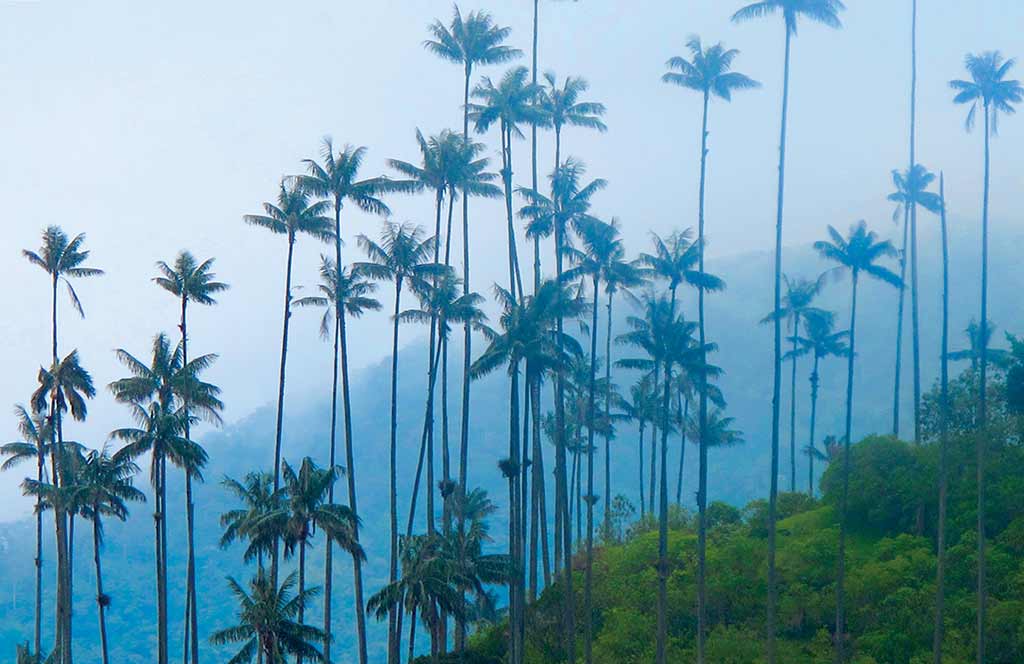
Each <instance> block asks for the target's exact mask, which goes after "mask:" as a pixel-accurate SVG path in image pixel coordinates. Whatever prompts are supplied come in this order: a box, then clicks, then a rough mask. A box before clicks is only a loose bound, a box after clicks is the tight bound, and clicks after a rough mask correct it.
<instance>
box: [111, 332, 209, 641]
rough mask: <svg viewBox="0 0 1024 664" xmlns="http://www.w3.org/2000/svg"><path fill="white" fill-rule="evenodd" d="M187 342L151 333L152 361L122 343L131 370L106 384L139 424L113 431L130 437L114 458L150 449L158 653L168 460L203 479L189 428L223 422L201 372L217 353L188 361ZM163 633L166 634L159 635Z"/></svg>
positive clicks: (201, 458) (164, 618)
mask: <svg viewBox="0 0 1024 664" xmlns="http://www.w3.org/2000/svg"><path fill="white" fill-rule="evenodd" d="M183 346H184V344H182V343H178V344H171V341H170V339H169V338H168V337H167V335H165V334H158V335H157V336H156V337H155V338H154V339H153V347H152V356H151V359H150V362H149V364H146V363H145V362H142V361H140V360H139V359H138V358H136V357H135V356H133V355H132V354H131V353H129V352H127V351H126V350H124V349H118V350H117V351H116V355H117V358H118V360H119V361H120V362H121V363H122V364H123V365H124V366H125V367H126V368H127V369H128V370H129V372H130V373H131V375H130V376H128V377H126V378H122V379H120V380H116V381H114V382H112V383H110V385H109V386H108V387H109V389H110V391H111V392H112V393H113V395H114V398H115V399H116V400H117V401H118V402H120V403H123V404H126V405H128V406H129V407H130V408H131V411H132V417H133V419H134V420H135V422H136V424H137V427H136V428H123V429H118V430H116V431H114V432H112V433H111V436H112V437H115V438H118V439H119V440H122V441H124V442H125V443H126V446H125V447H124V448H122V449H121V450H118V452H117V453H115V455H114V456H115V458H117V459H118V460H120V459H122V458H128V459H135V458H137V457H138V456H139V455H141V454H145V453H151V464H150V481H151V483H152V486H153V490H154V497H155V501H154V502H155V510H154V527H155V529H156V532H155V540H154V545H155V547H156V583H157V632H158V641H157V648H158V653H157V658H158V660H159V659H160V658H161V657H163V658H166V653H167V623H168V615H167V592H168V591H167V560H168V558H167V461H168V460H169V461H170V462H171V463H172V464H173V465H175V466H178V467H179V468H181V469H182V470H183V471H184V472H185V475H186V476H189V475H191V476H193V478H194V479H200V480H201V479H202V473H201V469H202V467H203V466H204V465H205V463H206V452H205V451H204V450H203V448H202V447H201V446H200V445H198V444H197V443H195V442H194V441H192V440H191V439H190V438H189V437H188V436H187V435H186V433H187V430H188V427H189V425H190V424H191V421H192V419H193V418H198V417H202V418H205V419H207V420H209V421H212V422H215V423H219V422H220V414H219V413H220V411H222V410H223V408H224V405H223V403H221V401H220V398H219V396H218V395H219V394H220V389H219V388H218V387H216V386H215V385H212V384H210V383H207V382H204V381H203V380H201V378H200V374H201V373H202V372H203V371H204V370H205V369H207V368H208V367H210V366H211V365H212V364H213V362H214V361H215V360H216V357H217V356H216V355H211V354H207V355H200V356H199V357H196V358H194V359H192V360H190V361H189V362H188V364H185V363H184V354H183ZM159 635H162V636H163V638H162V639H161V638H159Z"/></svg>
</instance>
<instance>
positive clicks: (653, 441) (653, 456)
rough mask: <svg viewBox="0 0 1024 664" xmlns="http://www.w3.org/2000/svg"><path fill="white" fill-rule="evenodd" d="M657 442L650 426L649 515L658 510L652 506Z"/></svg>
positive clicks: (655, 430)
mask: <svg viewBox="0 0 1024 664" xmlns="http://www.w3.org/2000/svg"><path fill="white" fill-rule="evenodd" d="M654 382H655V385H657V383H658V381H657V380H655V381H654ZM654 394H655V398H657V394H658V393H657V391H655V392H654ZM658 440H659V438H658V432H657V428H655V427H654V426H653V425H652V427H651V469H650V471H651V472H650V475H651V476H650V484H649V487H648V491H647V495H648V497H649V500H650V502H651V506H650V512H651V514H657V513H658V508H657V507H655V506H654V499H655V498H654V496H655V489H656V488H657V483H656V482H655V477H656V475H657V472H658Z"/></svg>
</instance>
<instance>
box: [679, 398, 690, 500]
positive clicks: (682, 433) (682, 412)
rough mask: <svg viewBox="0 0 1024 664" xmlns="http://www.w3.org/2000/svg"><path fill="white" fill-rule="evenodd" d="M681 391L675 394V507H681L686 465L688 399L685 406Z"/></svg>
mask: <svg viewBox="0 0 1024 664" xmlns="http://www.w3.org/2000/svg"><path fill="white" fill-rule="evenodd" d="M683 402H684V399H683V395H682V391H680V392H678V393H677V394H676V419H678V420H679V474H678V476H677V477H676V505H678V506H680V507H682V505H683V466H684V465H685V464H686V420H687V418H688V416H689V413H690V397H686V399H685V405H684V404H683Z"/></svg>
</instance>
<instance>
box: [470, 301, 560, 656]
mask: <svg viewBox="0 0 1024 664" xmlns="http://www.w3.org/2000/svg"><path fill="white" fill-rule="evenodd" d="M563 290H564V288H563V287H562V285H560V284H559V283H558V282H544V283H542V284H541V288H540V289H539V290H538V291H537V292H536V293H535V294H534V295H532V296H529V297H526V298H525V299H523V300H522V301H517V299H516V298H515V296H514V295H513V294H512V293H511V292H510V291H508V290H505V289H504V288H501V287H500V286H496V287H495V296H496V298H497V300H498V302H499V303H500V304H501V306H502V314H501V317H500V319H499V323H500V326H501V332H498V331H496V330H493V329H491V328H487V327H484V328H483V331H484V335H485V337H486V338H487V339H488V341H489V345H488V347H487V349H486V350H485V351H484V352H483V354H481V356H480V357H479V358H478V359H477V360H476V361H475V362H474V363H473V367H472V371H471V373H470V375H471V376H472V377H474V378H478V377H480V376H483V375H486V374H488V373H490V372H492V371H495V370H497V369H499V368H500V367H502V366H506V365H507V367H508V372H509V376H510V378H511V381H510V390H509V455H508V457H507V458H506V459H505V460H504V467H503V472H506V474H507V473H508V472H511V471H515V472H517V473H518V472H519V471H520V469H521V463H522V462H521V460H520V457H519V445H518V442H519V429H518V427H519V367H520V365H522V364H523V363H525V364H526V365H527V366H529V367H530V368H531V370H533V371H541V370H556V371H557V370H558V369H560V368H562V367H563V366H564V364H565V362H566V357H567V356H566V353H567V352H568V353H571V354H573V355H578V354H579V345H578V343H577V342H576V341H575V340H574V339H573V338H572V337H570V336H569V335H566V334H565V333H564V332H562V331H560V330H558V329H557V323H556V321H557V320H558V319H559V318H564V317H565V316H575V315H577V314H579V313H580V304H579V301H578V300H576V299H574V298H571V297H568V296H567V295H566V294H565V293H564V292H563ZM567 349H568V350H567ZM535 396H536V394H535ZM509 480H510V482H509V487H510V493H511V495H510V515H511V516H510V521H509V535H510V537H509V539H510V541H509V549H510V550H509V557H510V559H511V561H512V568H513V574H512V578H511V579H510V584H509V586H510V587H509V590H510V595H511V600H510V606H511V611H510V625H511V633H512V647H511V652H512V657H513V661H516V657H517V656H519V657H521V655H522V630H523V625H524V621H523V610H524V608H525V602H524V601H523V590H524V589H523V588H522V582H523V579H522V574H521V570H522V568H523V565H522V553H523V546H522V544H523V542H522V535H523V533H522V532H521V526H520V524H521V517H520V514H521V513H520V511H519V510H520V509H521V508H522V500H523V499H525V497H524V496H520V495H518V484H517V483H516V482H514V481H512V478H511V477H509ZM565 530H566V531H568V527H567V526H566V527H565ZM566 569H567V570H571V567H567V568H566Z"/></svg>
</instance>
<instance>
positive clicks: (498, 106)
mask: <svg viewBox="0 0 1024 664" xmlns="http://www.w3.org/2000/svg"><path fill="white" fill-rule="evenodd" d="M529 75H530V74H529V71H528V70H527V69H526V67H513V68H512V69H510V70H508V71H507V72H506V73H505V75H504V76H502V78H501V80H500V81H498V84H497V85H495V84H494V82H493V81H492V80H491V79H490V78H489V77H487V76H485V77H484V78H483V79H482V81H481V83H480V84H478V85H477V86H476V88H475V89H474V90H473V97H475V98H477V99H479V100H480V103H478V104H477V103H474V104H470V106H469V109H470V114H469V117H470V119H472V120H473V122H474V125H475V128H476V131H477V132H478V133H481V134H482V133H485V132H486V131H487V130H488V129H490V128H491V127H492V126H494V125H495V124H497V126H498V130H499V132H500V134H501V177H502V181H503V183H504V185H505V215H506V220H507V222H508V228H507V235H508V270H509V275H508V276H509V292H511V293H512V294H513V295H514V296H515V297H516V298H517V299H519V298H521V297H522V296H523V283H522V281H523V280H522V275H521V274H520V272H519V255H518V252H517V250H516V231H515V223H514V220H513V214H512V191H513V187H512V140H513V139H514V138H522V136H523V133H522V130H521V129H520V125H523V124H530V125H536V124H543V122H544V115H543V114H542V113H541V112H540V110H539V109H538V108H537V106H535V105H534V103H533V99H534V97H535V96H536V94H537V92H538V90H537V86H536V85H534V84H532V83H529V82H528V81H527V77H528V76H529Z"/></svg>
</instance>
